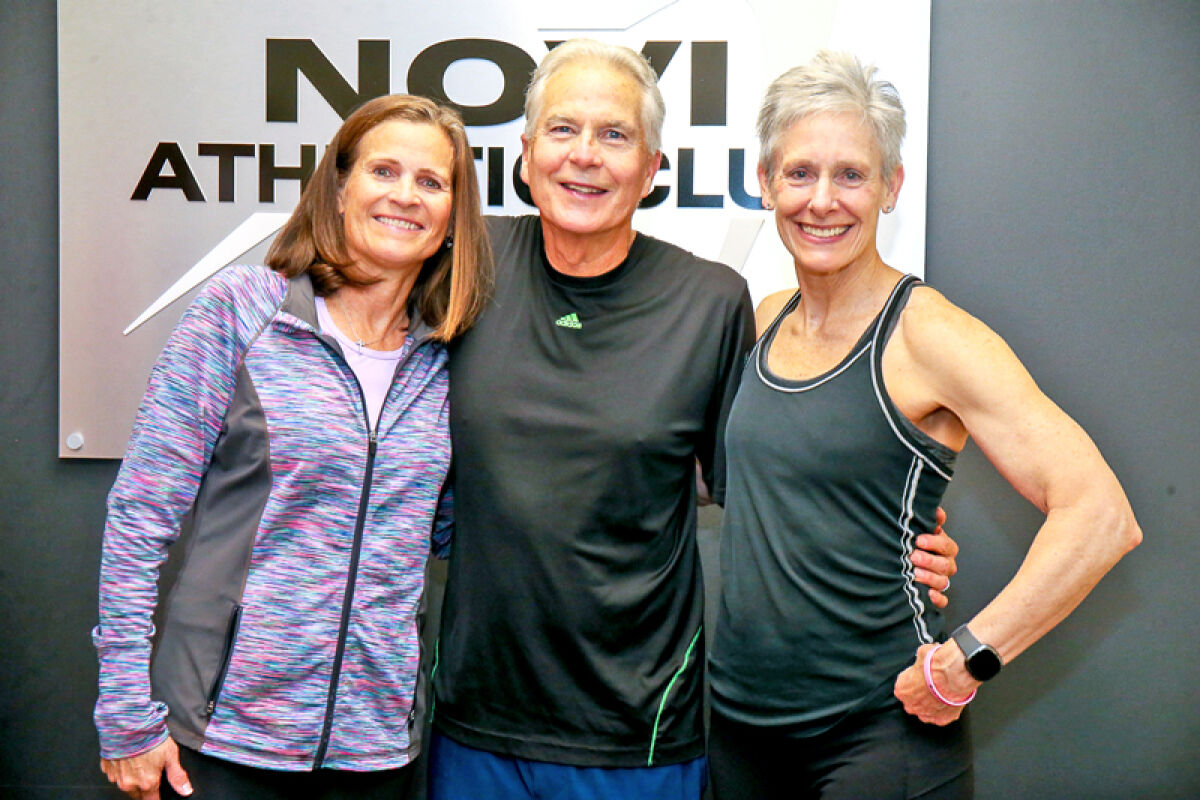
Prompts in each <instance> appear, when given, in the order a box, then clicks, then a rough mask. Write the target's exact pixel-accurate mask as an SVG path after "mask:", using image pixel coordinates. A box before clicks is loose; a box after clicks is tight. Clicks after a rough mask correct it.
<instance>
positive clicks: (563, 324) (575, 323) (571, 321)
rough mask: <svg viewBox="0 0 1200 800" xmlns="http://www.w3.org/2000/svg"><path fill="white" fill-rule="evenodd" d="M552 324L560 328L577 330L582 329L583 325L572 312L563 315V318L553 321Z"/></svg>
mask: <svg viewBox="0 0 1200 800" xmlns="http://www.w3.org/2000/svg"><path fill="white" fill-rule="evenodd" d="M554 324H555V325H557V326H558V327H560V328H576V329H578V328H582V327H583V323H582V322H580V321H579V315H578V314H576V313H575V312H573V311H572V312H571V313H570V314H564V315H563V316H561V317H559V318H558V319H556V320H554Z"/></svg>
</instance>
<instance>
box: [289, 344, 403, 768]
mask: <svg viewBox="0 0 1200 800" xmlns="http://www.w3.org/2000/svg"><path fill="white" fill-rule="evenodd" d="M317 338H318V340H321V339H322V337H320V336H318V337H317ZM425 341H426V339H425V338H422V339H421V340H420V341H415V342H413V346H412V349H410V350H409V351H408V354H407V355H406V356H405V357H404V359H403V360H402V361H401V362H400V363H399V364H397V365H396V371H395V373H393V380H394V379H395V375H398V374H399V373H400V370H402V369H403V368H404V367H405V365H406V364H408V361H409V359H411V358H412V357H413V355H414V354H415V353H416V352H417V348H418V347H420V346H421V345H422V344H424V343H425ZM325 346H326V347H328V348H329V349H330V350H331V351H332V352H333V353H334V355H335V356H336V357H337V358H338V359H339V360H340V361H341V362H342V365H343V366H344V367H345V368H346V369H348V370H349V371H350V377H351V378H353V379H354V385H355V386H357V387H358V397H359V401H360V402H361V403H362V409H363V420H364V421H365V422H366V425H367V466H366V470H365V472H364V473H363V486H362V492H361V494H360V495H359V499H358V518H357V519H356V520H355V522H354V541H353V543H352V544H351V549H350V567H349V570H348V572H349V574H348V575H347V576H346V592H345V594H344V595H343V600H342V619H341V623H340V625H339V627H338V641H337V650H336V651H334V655H333V669H332V670H331V672H330V676H329V697H328V699H327V700H326V702H325V722H324V724H323V725H322V727H321V738H320V740H319V741H318V743H317V753H316V755H315V756H314V757H313V769H314V770H316V769H319V768H320V767H321V765H322V763H324V761H325V754H326V752H327V751H328V750H329V737H330V735H331V734H332V732H333V712H334V708H335V707H336V705H337V687H338V681H339V679H340V678H341V674H342V659H343V658H344V657H345V655H346V633H347V631H348V629H349V627H350V611H351V609H352V607H353V605H354V587H355V584H356V583H357V582H358V558H359V555H360V553H361V551H362V540H363V533H364V529H365V527H366V524H367V503H368V501H369V500H370V497H371V481H372V480H373V477H374V474H375V451H376V449H377V445H378V442H377V440H376V436H375V427H374V426H373V425H371V417H370V412H369V411H368V410H367V397H366V395H365V394H364V393H363V390H362V384H361V383H359V382H358V376H357V375H355V374H354V370H353V369H351V368H350V365H349V363H347V362H346V359H345V358H344V357H343V356H342V355H341V353H340V352H338V349H337V348H336V347H330V346H329V344H328V343H326V345H325ZM388 394H391V389H390V388H389V389H388ZM383 402H384V406H386V405H387V397H386V396H385V397H384V401H383ZM379 416H380V418H382V417H383V408H382V407H381V408H380V410H379Z"/></svg>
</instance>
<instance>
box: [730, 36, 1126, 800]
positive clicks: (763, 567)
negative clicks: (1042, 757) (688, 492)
mask: <svg viewBox="0 0 1200 800" xmlns="http://www.w3.org/2000/svg"><path fill="white" fill-rule="evenodd" d="M875 72H876V71H875V69H874V68H872V67H866V66H863V65H862V64H861V63H860V62H859V61H858V60H857V59H855V58H854V57H853V56H850V55H847V54H842V53H831V52H822V53H820V54H818V55H817V57H816V58H814V59H813V60H812V62H810V63H809V64H807V65H805V66H803V67H798V68H796V69H793V70H790V71H788V72H786V73H784V75H782V76H781V77H780V78H779V79H778V80H776V81H775V82H774V83H773V84H772V85H771V87H770V89H768V91H767V96H766V100H765V101H764V103H763V106H762V112H761V114H760V116H759V136H760V138H761V144H762V150H761V158H760V162H759V167H758V177H759V183H760V186H761V188H762V192H763V202H764V205H765V207H766V208H768V209H771V210H773V211H774V216H775V224H776V228H777V229H778V232H779V235H780V238H781V239H782V240H783V243H784V245H785V246H786V247H787V249H788V251H789V252H790V253H791V255H792V258H793V260H794V262H795V269H796V278H797V282H798V284H799V289H798V290H797V291H785V292H781V293H778V294H775V295H772V296H770V297H767V298H766V299H765V300H764V301H763V302H762V304H761V305H760V306H759V308H758V311H757V314H756V317H757V326H758V330H759V334H760V338H759V340H758V343H757V344H756V345H755V348H754V350H753V351H752V353H751V355H750V357H749V360H748V362H747V366H746V369H745V371H744V372H743V375H742V383H741V386H740V387H739V389H738V394H737V398H736V400H735V401H734V405H733V409H732V411H731V413H730V417H729V424H728V428H727V432H726V463H727V467H728V488H727V502H726V507H725V517H724V523H723V531H722V542H721V548H722V549H721V572H722V575H721V577H722V589H721V600H720V604H719V608H718V621H717V630H716V636H715V640H714V643H713V649H712V654H711V659H710V669H709V676H710V680H711V686H712V710H713V714H712V727H711V734H710V745H709V758H710V766H711V773H712V779H713V789H714V793H715V797H716V798H717V800H731V799H737V798H747V800H749V799H750V798H753V800H770V799H771V798H784V797H787V798H799V797H804V798H808V797H821V798H863V797H873V798H878V797H889V798H901V797H922V798H963V797H970V796H972V793H973V781H972V772H971V770H972V767H971V746H970V737H969V734H968V731H967V729H966V725H965V720H962V719H960V716H961V714H962V712H963V707H964V706H965V705H966V704H967V703H968V702H969V701H970V700H971V699H972V698H973V697H974V696H975V692H976V689H978V687H979V686H980V685H981V684H982V683H983V682H984V681H986V680H988V679H990V678H992V677H994V676H995V675H996V674H997V673H998V672H999V671H1000V669H1001V667H1002V666H1003V665H1005V664H1007V663H1008V662H1010V661H1011V660H1012V659H1013V658H1015V657H1017V656H1018V655H1019V654H1020V653H1021V652H1022V651H1024V650H1025V649H1026V648H1028V647H1029V646H1030V645H1032V644H1033V643H1034V642H1035V641H1037V639H1039V638H1040V637H1041V636H1042V635H1044V634H1045V633H1046V632H1048V631H1049V630H1050V629H1051V628H1052V627H1054V625H1055V624H1057V623H1058V622H1059V621H1060V620H1062V619H1063V618H1064V617H1065V616H1066V615H1067V614H1068V613H1070V611H1071V610H1072V609H1074V608H1075V606H1076V605H1078V604H1079V602H1080V601H1082V600H1083V598H1084V596H1085V595H1086V594H1087V593H1088V591H1089V590H1090V589H1091V588H1092V586H1094V585H1095V584H1096V582H1097V581H1099V580H1100V578H1101V577H1103V575H1104V574H1105V573H1106V572H1108V570H1109V569H1111V568H1112V566H1113V565H1114V564H1115V563H1116V562H1117V561H1118V560H1119V559H1120V558H1121V557H1122V556H1123V555H1124V554H1125V553H1126V552H1128V551H1129V550H1130V549H1132V548H1133V547H1134V546H1136V545H1137V544H1138V542H1140V541H1141V531H1140V530H1139V529H1138V525H1137V522H1136V521H1135V520H1134V517H1133V512H1132V511H1131V509H1130V507H1129V503H1128V501H1127V500H1126V498H1125V494H1124V492H1123V491H1122V489H1121V486H1120V484H1119V483H1118V482H1117V479H1116V477H1115V476H1114V475H1113V473H1112V471H1111V470H1110V469H1109V467H1108V466H1107V465H1106V464H1105V463H1104V459H1103V458H1102V457H1101V455H1100V453H1099V451H1098V450H1097V449H1096V446H1095V445H1094V444H1093V443H1092V441H1091V440H1090V439H1089V438H1088V436H1087V434H1086V433H1085V432H1084V431H1083V430H1082V429H1081V428H1080V427H1079V426H1078V425H1077V424H1076V423H1075V422H1074V421H1073V420H1071V419H1070V417H1068V416H1067V415H1066V414H1065V413H1063V411H1061V410H1060V409H1059V408H1058V407H1057V406H1055V405H1054V403H1052V402H1051V401H1050V400H1049V398H1047V397H1046V396H1045V395H1044V394H1043V393H1042V392H1041V390H1040V389H1038V387H1037V385H1036V384H1035V383H1034V381H1033V379H1032V378H1031V377H1030V375H1029V373H1028V372H1026V370H1025V368H1024V367H1023V366H1022V365H1021V363H1020V362H1019V361H1018V360H1017V358H1016V356H1015V355H1014V354H1013V353H1012V351H1011V350H1010V349H1009V348H1008V346H1007V345H1006V344H1005V343H1004V342H1003V341H1002V340H1001V339H1000V337H999V336H997V335H996V334H995V333H993V332H992V331H991V330H989V329H988V328H987V327H986V326H985V325H983V324H982V323H981V322H979V321H978V320H976V319H974V318H973V317H971V316H970V315H968V314H967V313H966V312H964V311H962V310H961V309H959V308H958V307H956V306H955V305H953V304H952V303H950V302H949V301H948V300H946V298H944V297H943V296H942V295H941V294H939V293H938V292H936V291H934V290H933V289H931V288H929V287H927V286H925V285H924V284H923V283H922V282H921V281H920V280H918V279H917V278H915V277H913V276H911V275H905V274H903V273H901V272H899V271H897V270H895V269H893V268H892V267H890V266H888V265H887V264H886V263H885V262H884V261H883V259H882V257H881V256H880V254H879V251H878V249H877V246H876V235H877V228H878V224H879V216H880V214H887V213H890V212H891V211H892V210H893V209H894V208H895V207H896V202H897V199H898V197H899V194H900V187H901V185H902V184H903V182H904V168H903V166H902V165H901V163H900V141H901V139H902V138H903V135H904V112H903V108H902V106H901V105H900V101H899V97H898V96H897V94H896V90H895V89H894V87H892V86H891V85H890V84H888V83H885V82H883V81H881V80H879V79H878V78H877V77H876V75H875ZM969 436H973V437H975V439H976V441H977V442H978V444H979V445H980V448H981V449H982V450H983V452H984V453H985V454H986V455H987V456H988V458H989V459H990V460H991V461H992V463H993V464H994V465H995V466H996V467H997V468H998V469H999V470H1000V472H1001V473H1002V474H1003V475H1004V477H1005V478H1007V479H1008V480H1009V482H1010V483H1011V484H1012V485H1013V487H1014V488H1016V489H1017V490H1018V491H1020V492H1021V493H1022V494H1023V495H1024V496H1025V497H1026V498H1027V499H1028V500H1030V501H1031V502H1032V503H1034V504H1035V505H1036V506H1038V508H1040V509H1041V510H1042V511H1043V512H1045V514H1046V520H1045V523H1044V524H1043V525H1042V527H1041V529H1040V531H1039V532H1038V534H1037V536H1036V538H1035V539H1034V541H1033V544H1032V546H1031V548H1030V550H1029V553H1028V556H1027V557H1026V559H1025V562H1024V564H1022V566H1021V568H1020V569H1019V570H1018V572H1017V574H1016V575H1015V576H1014V577H1013V579H1012V581H1011V583H1009V585H1008V586H1007V587H1006V588H1005V589H1004V590H1003V591H1002V592H1001V593H1000V594H999V595H998V596H997V597H996V598H995V599H994V600H993V601H992V602H991V603H989V604H988V605H987V606H986V607H985V608H984V609H983V610H981V611H980V612H979V613H978V614H977V615H975V616H974V617H973V618H972V619H971V620H970V621H969V622H968V624H967V625H964V626H962V627H960V628H959V629H958V630H956V631H955V632H954V633H953V634H952V635H951V637H950V639H951V641H947V640H946V637H945V635H944V632H943V620H942V618H941V615H940V613H939V612H938V610H937V609H936V608H934V607H932V606H930V605H929V604H927V603H926V602H925V601H924V598H923V597H922V594H921V593H920V592H918V591H917V589H916V586H915V585H914V582H913V571H912V567H911V564H910V563H909V561H908V557H909V554H911V553H912V550H913V548H914V547H915V546H916V545H917V542H916V532H917V531H922V530H932V526H933V520H934V514H935V511H936V508H937V505H938V503H939V502H940V499H941V497H942V495H943V493H944V491H945V489H946V486H947V484H948V483H949V481H950V478H951V476H952V475H953V472H954V461H955V457H956V455H957V453H958V452H959V451H960V450H961V449H962V448H963V447H964V445H965V444H966V442H967V438H968V437H969ZM914 651H915V660H914ZM906 712H907V713H906Z"/></svg>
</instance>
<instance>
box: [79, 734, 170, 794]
mask: <svg viewBox="0 0 1200 800" xmlns="http://www.w3.org/2000/svg"><path fill="white" fill-rule="evenodd" d="M100 769H102V770H104V774H105V775H107V776H108V779H109V780H110V781H112V782H113V783H115V784H116V785H117V788H118V789H120V790H121V791H122V792H124V793H125V794H127V795H129V796H130V797H132V798H134V800H159V794H158V787H159V784H160V783H161V782H162V774H163V770H166V773H167V782H168V783H169V784H171V787H172V788H173V789H175V791H176V792H178V793H179V794H181V795H183V796H184V797H187V796H189V795H191V793H192V784H191V781H189V780H188V776H187V773H186V772H184V770H183V767H182V766H181V765H180V764H179V746H178V745H176V744H175V741H174V740H173V739H171V738H168V739H167V740H166V741H165V742H163V743H162V744H160V745H158V746H157V747H153V748H151V749H149V750H147V751H146V752H144V753H138V754H137V755H136V756H130V757H129V758H114V759H107V758H102V759H100Z"/></svg>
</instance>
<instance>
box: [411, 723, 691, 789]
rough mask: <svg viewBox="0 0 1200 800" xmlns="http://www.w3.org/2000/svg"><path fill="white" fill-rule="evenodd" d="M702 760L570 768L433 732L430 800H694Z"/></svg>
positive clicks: (430, 753)
mask: <svg viewBox="0 0 1200 800" xmlns="http://www.w3.org/2000/svg"><path fill="white" fill-rule="evenodd" d="M707 772H708V769H707V765H706V763H705V760H704V757H703V756H702V757H700V758H697V759H693V760H692V761H685V762H683V763H682V764H668V765H665V766H661V767H618V768H609V767H574V766H570V765H567V764H550V763H547V762H544V761H528V760H526V759H523V758H513V757H511V756H502V755H496V754H495V753H489V752H487V751H484V750H476V749H474V748H472V747H467V746H465V745H461V744H459V743H458V742H456V741H454V740H453V739H451V738H449V737H448V736H444V735H442V734H440V733H434V735H433V742H432V744H431V746H430V751H429V800H640V798H654V800H699V798H700V796H701V795H702V794H704V786H705V783H706V782H707Z"/></svg>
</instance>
